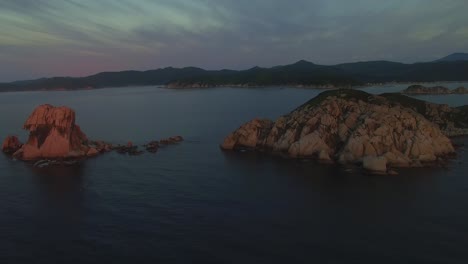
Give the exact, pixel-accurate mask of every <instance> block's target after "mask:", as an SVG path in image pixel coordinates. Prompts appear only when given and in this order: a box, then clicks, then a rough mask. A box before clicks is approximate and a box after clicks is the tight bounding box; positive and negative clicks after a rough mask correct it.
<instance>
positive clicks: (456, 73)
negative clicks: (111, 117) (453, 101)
mask: <svg viewBox="0 0 468 264" xmlns="http://www.w3.org/2000/svg"><path fill="white" fill-rule="evenodd" d="M435 81H468V61H463V60H461V61H437V62H427V63H415V64H404V63H398V62H389V61H370V62H356V63H344V64H338V65H332V66H328V65H318V64H314V63H312V62H308V61H305V60H301V61H298V62H296V63H293V64H289V65H282V66H275V67H271V68H261V67H254V68H251V69H248V70H240V71H236V70H204V69H201V68H196V67H186V68H172V67H168V68H162V69H157V70H149V71H121V72H102V73H98V74H95V75H91V76H87V77H53V78H42V79H37V80H28V81H17V82H10V83H0V91H3V92H5V91H44V90H78V89H98V88H105V87H126V86H141V85H166V86H168V87H171V88H197V87H216V86H274V85H284V86H313V87H322V88H334V87H350V86H356V85H363V84H366V83H382V82H435Z"/></svg>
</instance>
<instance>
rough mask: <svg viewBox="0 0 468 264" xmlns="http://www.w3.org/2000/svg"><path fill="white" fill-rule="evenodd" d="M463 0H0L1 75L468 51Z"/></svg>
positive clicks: (2, 78)
mask: <svg viewBox="0 0 468 264" xmlns="http://www.w3.org/2000/svg"><path fill="white" fill-rule="evenodd" d="M467 10H468V1H467V0H99V1H98V0H1V1H0V62H1V63H0V82H7V81H14V80H24V79H32V78H39V77H51V76H86V75H90V74H94V73H98V72H102V71H120V70H130V69H132V70H147V69H156V68H161V67H168V66H173V67H184V66H197V67H202V68H205V69H224V68H228V69H247V68H250V67H253V66H262V67H268V66H273V65H282V64H289V63H293V62H295V61H298V60H300V59H305V60H308V61H311V62H314V63H318V64H326V65H331V64H337V63H343V62H354V61H369V60H391V61H400V62H405V63H412V62H421V61H430V60H434V59H437V58H440V57H443V56H446V55H449V54H451V53H454V52H468V19H467V18H466V11H467Z"/></svg>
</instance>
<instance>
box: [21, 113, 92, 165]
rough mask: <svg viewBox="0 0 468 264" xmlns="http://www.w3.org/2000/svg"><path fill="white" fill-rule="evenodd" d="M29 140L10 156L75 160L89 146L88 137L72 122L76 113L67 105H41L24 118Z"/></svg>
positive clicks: (84, 153) (30, 158)
mask: <svg viewBox="0 0 468 264" xmlns="http://www.w3.org/2000/svg"><path fill="white" fill-rule="evenodd" d="M23 128H24V129H26V130H28V131H29V138H28V141H27V142H26V143H25V144H24V145H22V147H21V148H20V149H18V150H17V151H16V152H15V153H14V154H13V156H14V157H15V158H18V159H21V160H41V159H76V158H80V157H85V156H86V155H87V153H88V151H89V149H90V147H89V146H88V145H87V142H88V139H87V137H86V135H85V134H84V133H83V132H82V131H81V129H80V127H79V126H78V125H76V124H75V112H74V111H73V110H72V109H70V108H68V107H54V106H51V105H41V106H39V107H37V108H36V109H35V110H34V111H33V113H32V114H31V115H30V116H29V118H28V119H27V120H26V122H25V124H24V126H23Z"/></svg>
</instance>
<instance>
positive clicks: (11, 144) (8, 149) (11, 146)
mask: <svg viewBox="0 0 468 264" xmlns="http://www.w3.org/2000/svg"><path fill="white" fill-rule="evenodd" d="M22 145H23V144H21V142H20V141H19V139H18V137H17V136H8V137H7V138H6V139H5V140H4V141H3V145H2V151H3V153H6V154H13V153H15V152H16V151H18V150H19V149H20V148H21V146H22Z"/></svg>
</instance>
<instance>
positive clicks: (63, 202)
mask: <svg viewBox="0 0 468 264" xmlns="http://www.w3.org/2000/svg"><path fill="white" fill-rule="evenodd" d="M28 167H29V168H30V169H31V171H32V173H33V178H34V181H36V182H37V186H38V187H39V188H40V189H39V201H38V202H39V205H40V208H41V209H40V210H39V211H38V213H39V215H40V217H41V218H42V219H47V220H46V221H53V222H56V223H57V225H58V226H66V227H68V228H70V227H71V226H70V225H73V224H75V223H78V222H80V221H81V218H82V213H83V199H84V192H85V186H84V181H83V178H84V177H85V176H84V171H85V168H84V167H85V164H84V163H80V164H75V165H72V166H49V167H45V168H36V167H33V166H31V165H28Z"/></svg>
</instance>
